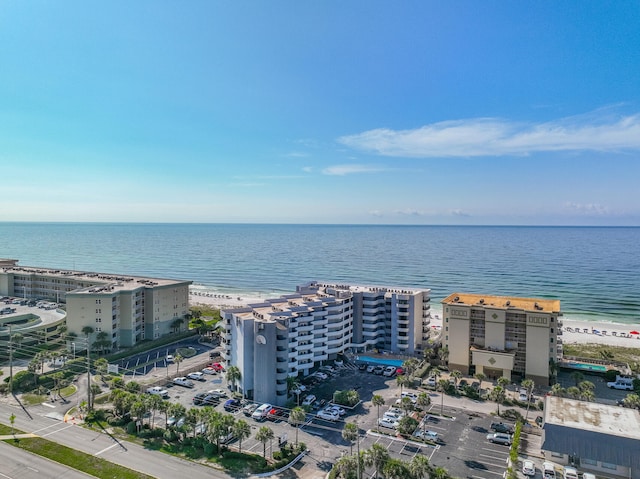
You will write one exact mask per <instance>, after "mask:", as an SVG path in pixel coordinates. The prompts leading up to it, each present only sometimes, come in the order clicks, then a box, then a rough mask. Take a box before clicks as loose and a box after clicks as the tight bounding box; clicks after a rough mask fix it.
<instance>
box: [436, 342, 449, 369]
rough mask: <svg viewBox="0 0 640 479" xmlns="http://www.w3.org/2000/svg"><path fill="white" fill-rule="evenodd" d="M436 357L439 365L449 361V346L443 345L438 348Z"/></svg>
mask: <svg viewBox="0 0 640 479" xmlns="http://www.w3.org/2000/svg"><path fill="white" fill-rule="evenodd" d="M438 359H439V360H440V364H441V365H442V364H446V363H447V361H449V348H448V347H447V346H443V347H441V348H440V349H439V350H438Z"/></svg>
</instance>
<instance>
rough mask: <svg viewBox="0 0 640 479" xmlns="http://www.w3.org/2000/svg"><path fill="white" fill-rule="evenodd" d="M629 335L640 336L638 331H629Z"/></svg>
mask: <svg viewBox="0 0 640 479" xmlns="http://www.w3.org/2000/svg"><path fill="white" fill-rule="evenodd" d="M629 334H640V332H638V331H629Z"/></svg>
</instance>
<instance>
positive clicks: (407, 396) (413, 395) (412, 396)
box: [400, 392, 418, 404]
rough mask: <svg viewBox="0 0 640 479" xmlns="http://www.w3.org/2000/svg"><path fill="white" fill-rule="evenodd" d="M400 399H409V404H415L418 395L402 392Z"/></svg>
mask: <svg viewBox="0 0 640 479" xmlns="http://www.w3.org/2000/svg"><path fill="white" fill-rule="evenodd" d="M400 397H401V398H409V399H411V402H412V403H413V404H415V403H416V402H417V401H418V395H417V394H416V393H409V392H404V393H402V394H401V395H400Z"/></svg>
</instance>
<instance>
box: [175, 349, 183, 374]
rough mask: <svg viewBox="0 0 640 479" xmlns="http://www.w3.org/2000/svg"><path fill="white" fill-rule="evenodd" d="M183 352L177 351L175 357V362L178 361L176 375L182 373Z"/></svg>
mask: <svg viewBox="0 0 640 479" xmlns="http://www.w3.org/2000/svg"><path fill="white" fill-rule="evenodd" d="M182 359H183V357H182V354H180V353H177V354H176V355H175V356H174V357H173V362H174V363H176V375H178V374H180V363H181V362H182Z"/></svg>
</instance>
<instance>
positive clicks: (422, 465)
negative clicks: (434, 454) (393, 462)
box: [409, 454, 431, 479]
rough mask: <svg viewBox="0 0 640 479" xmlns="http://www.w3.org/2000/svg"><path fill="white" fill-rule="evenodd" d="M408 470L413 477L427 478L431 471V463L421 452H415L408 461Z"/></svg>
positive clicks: (415, 478) (416, 478)
mask: <svg viewBox="0 0 640 479" xmlns="http://www.w3.org/2000/svg"><path fill="white" fill-rule="evenodd" d="M409 471H411V477H412V478H413V479H429V474H430V473H431V464H430V463H429V459H427V458H426V457H425V456H423V455H421V454H416V455H415V456H413V459H411V463H409Z"/></svg>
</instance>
